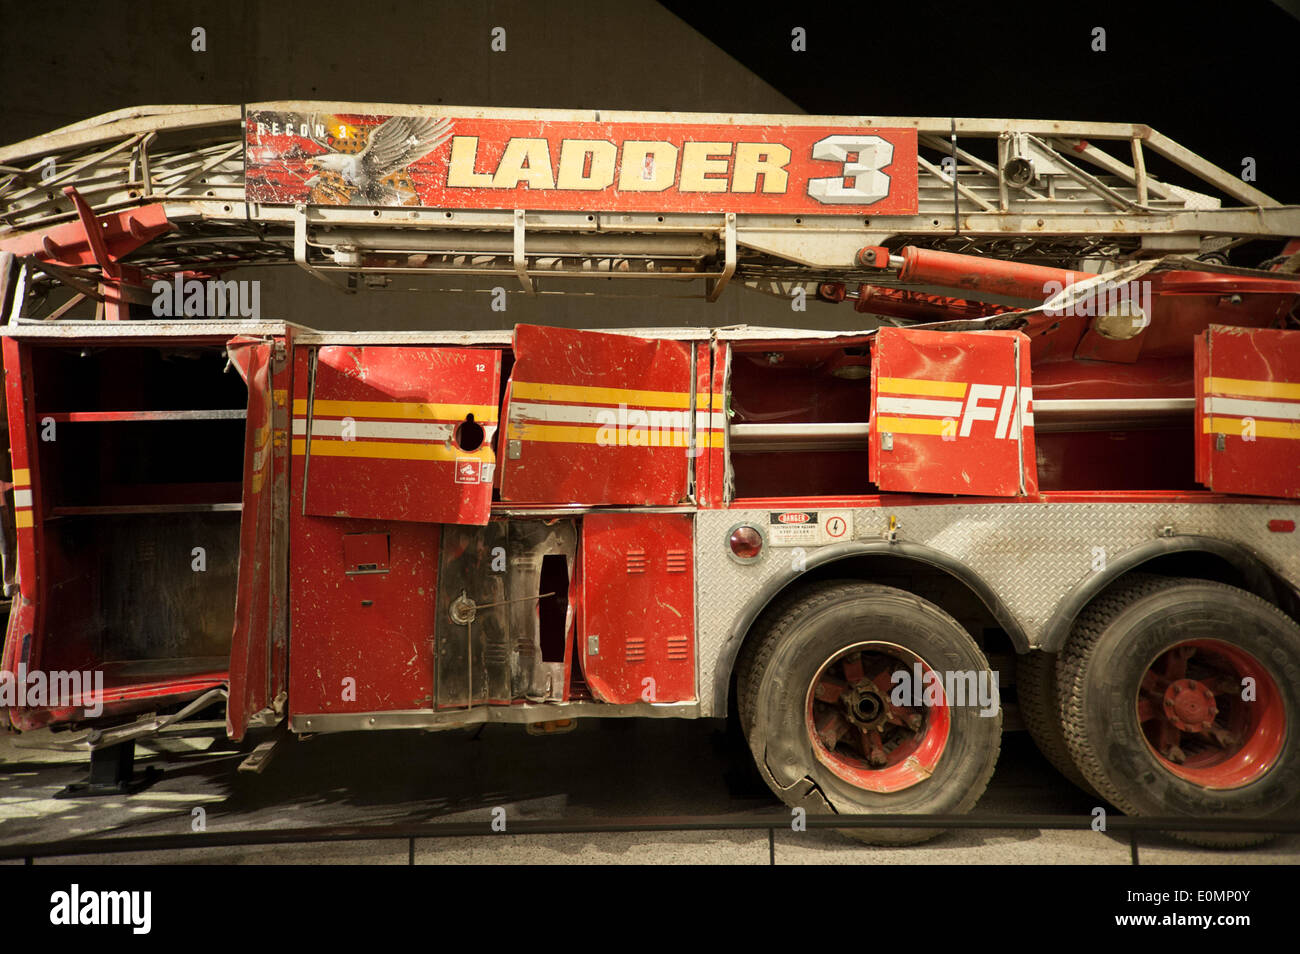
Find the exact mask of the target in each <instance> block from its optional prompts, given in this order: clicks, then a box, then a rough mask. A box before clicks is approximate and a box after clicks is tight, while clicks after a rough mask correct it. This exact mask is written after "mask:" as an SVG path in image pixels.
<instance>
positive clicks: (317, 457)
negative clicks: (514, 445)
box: [293, 346, 501, 525]
mask: <svg viewBox="0 0 1300 954" xmlns="http://www.w3.org/2000/svg"><path fill="white" fill-rule="evenodd" d="M312 378H313V381H312V386H311V391H310V393H309V394H308V395H307V396H306V397H305V398H299V399H297V400H295V401H294V418H293V453H294V454H295V455H302V456H303V457H304V458H305V465H304V470H305V473H306V477H305V480H306V484H307V489H306V512H307V513H308V514H311V515H314V516H322V517H356V518H363V519H378V520H413V521H422V522H427V523H465V524H479V525H482V524H486V523H487V521H488V514H489V512H490V510H491V507H492V477H493V470H494V468H495V466H496V456H495V454H494V453H493V451H492V441H493V438H494V437H495V435H496V427H497V396H498V390H499V387H500V380H501V354H500V352H498V351H495V350H489V349H472V348H404V347H360V346H358V347H322V348H320V349H319V350H318V351H317V353H316V364H315V368H314V370H313V371H312Z"/></svg>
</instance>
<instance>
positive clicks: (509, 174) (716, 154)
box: [246, 111, 917, 215]
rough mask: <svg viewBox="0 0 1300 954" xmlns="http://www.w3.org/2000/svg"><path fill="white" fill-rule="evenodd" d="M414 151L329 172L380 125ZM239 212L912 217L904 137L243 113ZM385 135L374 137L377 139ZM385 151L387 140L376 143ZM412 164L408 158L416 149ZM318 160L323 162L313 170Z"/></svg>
mask: <svg viewBox="0 0 1300 954" xmlns="http://www.w3.org/2000/svg"><path fill="white" fill-rule="evenodd" d="M389 120H393V121H394V122H395V124H396V125H394V126H391V127H389V132H397V131H398V129H399V127H400V129H401V132H400V133H399V135H401V136H402V137H403V138H405V139H406V141H407V142H412V141H413V142H414V143H416V144H417V147H416V148H415V149H413V150H412V151H413V154H411V155H405V154H403V152H402V150H400V149H398V148H396V145H397V144H396V143H392V144H391V146H392V147H393V148H390V149H387V150H380V151H384V152H385V153H386V154H388V155H397V156H398V158H397V160H396V162H395V164H394V163H390V164H389V165H391V168H388V167H387V166H386V167H385V168H384V169H382V170H379V171H380V172H381V173H382V178H381V179H379V180H378V181H375V182H370V181H368V180H366V179H365V178H364V176H365V171H364V170H362V171H360V172H358V171H356V170H347V171H344V170H343V169H338V170H334V169H331V168H330V164H331V163H335V164H337V163H345V162H346V157H347V156H350V155H356V154H357V153H359V152H360V151H361V150H362V149H364V148H365V147H366V145H367V144H369V143H371V142H372V141H374V139H375V137H376V130H378V129H379V128H380V127H381V126H382V125H383V124H384V123H385V122H388V121H389ZM247 130H248V131H247V143H246V146H247V152H246V156H247V191H248V198H249V200H250V201H257V202H268V203H298V202H304V203H309V204H312V205H329V204H335V205H337V204H346V203H348V202H349V201H352V200H355V201H360V202H362V203H364V204H367V205H416V206H424V207H427V208H437V209H452V208H464V209H539V210H543V209H551V210H564V209H570V210H576V211H582V212H586V211H623V212H633V211H642V212H664V211H672V212H753V213H769V214H770V213H785V214H791V213H800V212H803V213H821V214H846V215H859V214H862V213H869V214H871V215H911V214H913V213H914V212H915V211H916V209H917V169H916V130H914V129H896V128H889V129H885V128H874V127H862V126H859V127H834V126H740V125H728V126H718V125H711V124H690V123H619V122H603V123H602V122H565V121H555V122H539V121H535V120H534V121H528V120H515V119H491V118H486V117H481V116H456V115H451V116H447V117H445V118H443V119H441V120H440V121H439V123H437V124H435V122H434V121H433V120H431V119H426V118H417V117H396V118H394V117H389V116H379V115H356V114H346V115H342V114H341V115H332V116H324V117H320V116H306V115H297V114H291V113H279V112H268V111H254V112H252V113H250V114H249V116H248V123H247ZM380 135H384V136H387V133H384V134H380ZM385 141H387V140H385ZM426 149H427V151H423V154H421V151H422V150H426ZM322 156H328V157H329V158H327V159H326V161H325V162H324V163H322V162H321V161H320V159H321V157H322Z"/></svg>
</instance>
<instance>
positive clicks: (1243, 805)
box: [1057, 576, 1300, 848]
mask: <svg viewBox="0 0 1300 954" xmlns="http://www.w3.org/2000/svg"><path fill="white" fill-rule="evenodd" d="M1247 679H1250V680H1252V681H1253V682H1252V683H1250V684H1248V683H1247V682H1246V680H1247ZM1248 685H1253V698H1250V699H1247V698H1246V694H1247V691H1248V689H1247V686H1248ZM1057 689H1058V693H1059V698H1058V704H1059V705H1060V706H1061V711H1062V713H1063V715H1064V718H1065V723H1064V731H1065V739H1066V744H1067V746H1068V747H1069V750H1070V754H1071V756H1072V758H1073V759H1074V763H1075V765H1076V766H1077V767H1078V769H1079V771H1080V772H1082V774H1083V776H1084V777H1085V778H1086V779H1087V780H1088V781H1089V782H1090V783H1091V784H1092V785H1093V787H1094V788H1095V789H1096V790H1097V791H1098V792H1099V793H1100V794H1101V795H1102V796H1103V797H1104V798H1106V799H1108V800H1109V801H1110V802H1111V803H1112V804H1113V805H1115V806H1116V807H1117V808H1119V809H1120V810H1121V811H1123V812H1125V813H1126V814H1130V815H1167V816H1178V815H1186V816H1193V817H1207V816H1223V817H1235V816H1236V817H1240V816H1245V817H1268V816H1270V815H1278V816H1280V817H1290V818H1293V817H1295V814H1296V812H1297V811H1300V738H1298V737H1297V732H1296V726H1297V724H1298V723H1297V721H1296V720H1297V712H1298V706H1300V698H1298V696H1300V626H1297V625H1296V623H1295V621H1294V620H1292V619H1290V618H1289V617H1288V616H1286V615H1285V614H1284V613H1282V611H1281V610H1279V609H1278V608H1277V607H1275V606H1273V605H1272V604H1270V603H1267V602H1265V601H1264V600H1262V599H1260V598H1259V597H1257V596H1254V595H1253V594H1251V593H1247V592H1245V591H1244V590H1240V589H1237V588H1236V587H1232V586H1227V585H1225V584H1222V583H1213V582H1208V581H1206V580H1195V579H1171V578H1164V577H1151V576H1140V577H1135V578H1133V579H1131V580H1128V581H1126V582H1124V583H1121V584H1120V585H1118V586H1116V587H1113V588H1112V589H1110V590H1108V591H1106V592H1105V593H1103V594H1102V595H1101V596H1100V597H1098V599H1097V600H1096V601H1095V602H1093V603H1092V604H1091V605H1090V606H1088V608H1087V609H1086V610H1084V612H1083V613H1082V614H1081V615H1080V616H1079V619H1078V620H1077V621H1076V623H1075V627H1074V631H1073V633H1072V634H1071V636H1070V639H1069V641H1068V642H1067V644H1066V646H1065V649H1064V651H1063V652H1062V653H1061V655H1060V656H1059V657H1058V660H1057ZM1170 834H1173V835H1174V836H1175V837H1178V838H1181V839H1183V840H1186V841H1189V842H1192V843H1194V844H1199V845H1205V846H1208V847H1215V848H1228V847H1244V846H1247V845H1253V844H1260V843H1262V842H1264V841H1267V840H1269V838H1271V837H1272V836H1271V835H1267V834H1254V833H1233V832H1171V833H1170Z"/></svg>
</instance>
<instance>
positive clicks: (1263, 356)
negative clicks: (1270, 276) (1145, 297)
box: [1195, 325, 1300, 497]
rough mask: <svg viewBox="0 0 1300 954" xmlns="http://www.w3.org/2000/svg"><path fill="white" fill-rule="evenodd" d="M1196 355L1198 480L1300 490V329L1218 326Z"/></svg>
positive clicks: (1267, 490) (1282, 492)
mask: <svg viewBox="0 0 1300 954" xmlns="http://www.w3.org/2000/svg"><path fill="white" fill-rule="evenodd" d="M1195 354H1196V479H1197V480H1198V481H1199V482H1200V483H1202V484H1204V485H1205V486H1207V487H1209V488H1210V489H1211V490H1215V491H1218V492H1219V493H1225V494H1249V495H1253V496H1263V497H1300V331H1279V330H1276V329H1267V328H1237V327H1226V326H1222V325H1211V326H1210V327H1209V328H1208V329H1206V331H1205V333H1204V334H1203V335H1202V336H1201V337H1199V338H1197V340H1196V348H1195Z"/></svg>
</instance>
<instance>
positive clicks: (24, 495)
mask: <svg viewBox="0 0 1300 954" xmlns="http://www.w3.org/2000/svg"><path fill="white" fill-rule="evenodd" d="M31 505H32V492H31V489H30V488H29V489H27V490H15V491H14V506H15V507H30V506H31Z"/></svg>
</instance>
